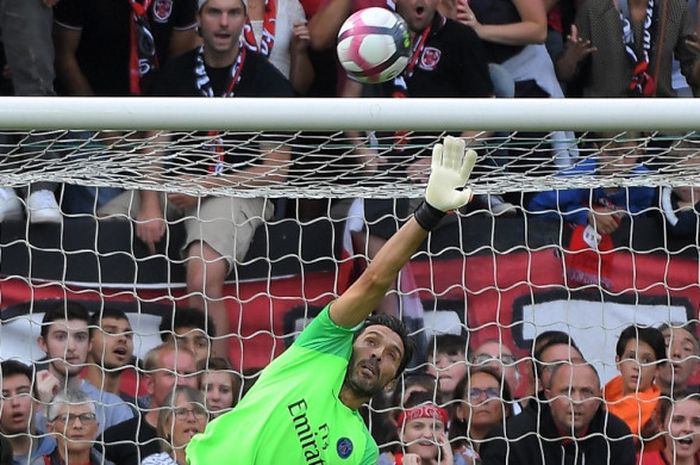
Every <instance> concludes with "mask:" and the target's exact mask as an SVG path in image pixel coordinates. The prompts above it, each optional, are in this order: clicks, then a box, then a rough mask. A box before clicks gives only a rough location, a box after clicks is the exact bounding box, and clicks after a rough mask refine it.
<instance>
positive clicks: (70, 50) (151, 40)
mask: <svg viewBox="0 0 700 465" xmlns="http://www.w3.org/2000/svg"><path fill="white" fill-rule="evenodd" d="M196 10H197V2H196V0H157V1H153V0H143V1H139V0H128V1H126V0H125V1H119V2H95V1H93V0H61V1H60V2H59V3H58V5H57V6H56V14H55V21H56V25H55V39H54V40H55V44H56V74H57V77H58V82H59V83H60V84H61V87H62V93H64V94H66V95H71V96H80V95H83V96H84V95H98V96H126V95H142V94H147V93H148V90H149V88H150V85H152V82H153V79H154V76H155V71H156V70H157V69H159V68H162V67H163V66H165V65H167V63H168V61H170V60H171V59H172V58H174V57H176V56H178V55H180V54H182V53H185V52H187V51H189V50H192V49H193V48H195V47H196V46H197V43H198V42H199V40H198V38H197V33H196V29H195V28H196V21H195V12H196ZM107 50H109V53H105V52H106V51H107Z"/></svg>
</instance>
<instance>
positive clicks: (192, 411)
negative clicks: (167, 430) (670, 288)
mask: <svg viewBox="0 0 700 465" xmlns="http://www.w3.org/2000/svg"><path fill="white" fill-rule="evenodd" d="M190 415H192V416H194V418H195V419H198V420H199V419H202V418H206V417H207V416H208V413H207V411H206V410H204V409H203V408H202V407H195V408H187V407H180V408H176V409H175V417H176V418H177V419H178V420H185V419H186V418H188V417H189V416H190Z"/></svg>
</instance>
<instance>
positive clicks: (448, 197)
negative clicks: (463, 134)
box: [425, 136, 476, 212]
mask: <svg viewBox="0 0 700 465" xmlns="http://www.w3.org/2000/svg"><path fill="white" fill-rule="evenodd" d="M474 163H476V152H475V151H474V150H467V151H466V152H465V150H464V139H461V138H457V137H452V136H447V137H445V140H444V144H435V147H433V162H432V165H431V168H430V179H429V180H428V187H427V189H426V190H425V200H426V202H428V204H429V205H430V206H431V207H433V208H436V209H438V210H440V211H442V212H448V211H450V210H456V209H457V208H459V207H461V206H463V205H466V204H467V203H469V201H470V200H471V199H472V191H471V189H469V188H468V187H466V183H467V181H468V180H469V176H470V175H471V174H472V169H473V168H474Z"/></svg>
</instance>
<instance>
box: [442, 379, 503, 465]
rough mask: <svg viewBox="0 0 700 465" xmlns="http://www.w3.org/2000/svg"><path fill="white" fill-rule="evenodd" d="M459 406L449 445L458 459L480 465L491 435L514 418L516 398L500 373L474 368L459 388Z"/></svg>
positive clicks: (454, 417) (451, 422) (452, 424)
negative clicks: (488, 437)
mask: <svg viewBox="0 0 700 465" xmlns="http://www.w3.org/2000/svg"><path fill="white" fill-rule="evenodd" d="M455 395H456V397H457V399H459V403H458V404H457V407H456V409H455V413H454V415H453V416H452V419H451V421H450V442H451V443H452V448H453V450H454V453H455V457H458V456H462V457H463V458H464V461H465V462H466V463H471V464H476V463H479V461H480V458H479V449H480V448H481V443H482V442H483V440H484V438H486V436H487V435H488V433H489V431H491V430H492V429H493V428H495V427H498V426H503V424H504V423H505V421H506V420H507V419H508V418H510V416H511V415H512V414H513V405H514V404H513V397H512V395H511V392H510V388H509V386H508V383H506V382H504V380H503V375H502V374H501V371H500V370H498V369H495V368H493V367H491V366H485V367H473V368H471V369H470V370H469V373H468V374H467V376H465V377H464V378H463V379H462V381H460V382H459V384H458V385H457V389H456V390H455Z"/></svg>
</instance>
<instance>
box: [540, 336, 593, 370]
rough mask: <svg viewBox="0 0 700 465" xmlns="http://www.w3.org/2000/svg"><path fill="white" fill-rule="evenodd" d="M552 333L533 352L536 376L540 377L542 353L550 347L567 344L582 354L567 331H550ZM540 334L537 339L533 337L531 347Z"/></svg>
mask: <svg viewBox="0 0 700 465" xmlns="http://www.w3.org/2000/svg"><path fill="white" fill-rule="evenodd" d="M551 333H552V334H551V335H549V339H547V341H546V342H544V344H542V345H541V346H540V347H539V348H535V353H534V354H533V361H534V362H535V373H536V375H537V377H538V378H542V368H544V367H543V366H542V363H541V362H542V354H543V353H545V352H546V351H547V349H549V348H550V347H554V346H558V345H567V346H569V347H571V348H572V349H576V351H577V352H578V353H579V354H581V356H583V354H582V353H581V349H579V348H578V346H577V345H576V342H574V339H573V338H572V337H571V336H570V335H569V334H567V333H565V332H563V331H552V332H551ZM540 338H541V336H538V338H537V339H535V344H534V345H533V347H535V346H536V345H537V342H538V339H540Z"/></svg>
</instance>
